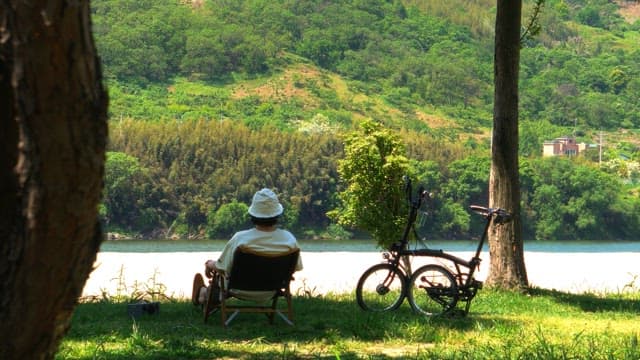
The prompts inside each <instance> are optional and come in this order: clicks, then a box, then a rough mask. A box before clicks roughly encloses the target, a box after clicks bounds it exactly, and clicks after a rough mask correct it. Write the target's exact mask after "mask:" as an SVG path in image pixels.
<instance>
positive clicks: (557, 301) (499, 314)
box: [57, 289, 640, 359]
mask: <svg viewBox="0 0 640 360" xmlns="http://www.w3.org/2000/svg"><path fill="white" fill-rule="evenodd" d="M294 307H295V315H296V317H295V321H296V325H295V326H293V327H291V326H288V325H286V324H285V323H284V322H283V321H281V320H280V319H278V318H276V320H275V324H274V325H269V323H268V321H267V318H266V317H265V316H264V315H262V314H240V315H239V316H238V317H237V318H236V319H235V320H234V321H233V322H232V323H231V325H230V327H229V328H227V329H224V328H223V327H222V326H221V324H220V315H219V314H217V313H216V314H214V315H212V317H211V318H210V320H209V322H208V323H207V324H205V323H204V322H203V318H202V316H201V312H200V311H199V309H198V308H196V307H194V306H193V305H191V304H190V303H188V302H185V301H175V300H166V301H163V302H161V305H160V313H159V314H157V315H144V316H142V317H140V318H139V319H138V320H135V321H134V320H133V319H132V318H130V317H129V316H128V315H127V304H126V303H125V302H120V303H119V302H113V301H108V302H107V301H105V302H94V303H83V304H80V305H79V306H78V307H77V309H76V312H75V314H74V316H73V319H72V325H71V330H70V331H69V333H68V334H67V336H66V337H65V339H64V340H63V342H62V344H61V346H60V349H59V351H58V354H57V359H132V358H134V359H221V358H222V359H236V358H241V359H264V358H266V359H271V358H277V359H300V358H301V359H396V358H411V359H640V347H639V345H638V338H639V337H640V318H639V317H638V315H640V292H637V291H635V292H633V293H626V294H608V295H604V296H599V295H594V294H581V295H573V294H567V293H561V292H555V291H548V290H532V291H531V293H530V294H519V293H508V292H498V291H492V290H487V289H483V290H481V291H480V292H479V294H478V296H477V297H476V299H475V300H474V302H473V304H472V306H471V311H470V313H469V315H468V316H467V317H458V318H448V317H440V318H425V317H422V316H419V315H416V314H414V313H413V312H412V311H411V309H410V307H409V305H408V304H407V303H406V302H405V304H403V305H402V307H401V308H400V309H398V310H396V311H392V312H389V313H382V314H381V313H368V312H363V311H361V310H360V309H359V308H358V306H357V305H356V302H355V298H354V295H353V294H345V295H326V296H304V297H302V296H301V297H295V298H294Z"/></svg>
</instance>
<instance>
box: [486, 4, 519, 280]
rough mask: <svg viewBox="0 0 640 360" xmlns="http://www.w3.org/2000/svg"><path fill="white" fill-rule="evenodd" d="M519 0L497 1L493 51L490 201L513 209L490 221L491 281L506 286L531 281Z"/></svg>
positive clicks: (506, 208)
mask: <svg viewBox="0 0 640 360" xmlns="http://www.w3.org/2000/svg"><path fill="white" fill-rule="evenodd" d="M521 11H522V1H521V0H498V8H497V15H496V30H495V31H496V33H495V55H494V86H495V89H494V110H493V134H492V142H491V173H490V179H489V206H491V207H501V208H503V209H505V210H507V211H509V212H510V213H511V214H512V216H513V221H511V222H509V223H507V224H504V225H500V226H492V227H491V229H490V233H489V253H490V262H491V263H490V269H489V276H488V278H487V284H488V285H490V286H494V287H499V288H505V289H524V288H526V287H527V286H528V280H527V272H526V268H525V264H524V245H523V241H522V223H521V219H520V179H519V172H518V167H519V164H518V71H519V62H520V26H521Z"/></svg>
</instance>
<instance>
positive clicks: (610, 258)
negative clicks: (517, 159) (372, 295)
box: [83, 252, 640, 298]
mask: <svg viewBox="0 0 640 360" xmlns="http://www.w3.org/2000/svg"><path fill="white" fill-rule="evenodd" d="M454 254H455V255H457V256H460V257H462V258H463V259H468V258H470V256H471V253H470V252H454ZM217 255H218V253H217V252H178V253H115V252H101V253H98V257H97V260H96V262H95V265H94V267H95V270H94V271H93V272H92V273H91V275H90V276H89V279H88V280H87V283H86V285H85V288H84V291H83V296H92V295H100V294H101V293H102V291H106V292H107V293H109V294H112V295H113V294H117V293H118V287H119V285H121V284H119V283H121V282H122V281H121V280H123V281H124V284H125V285H126V286H127V288H126V289H125V290H121V293H122V294H129V293H130V292H131V291H132V290H133V289H134V288H135V285H136V283H137V287H138V288H139V289H145V286H151V285H152V284H153V280H151V279H152V278H153V277H154V276H155V282H156V283H157V284H162V285H164V286H166V291H165V293H166V294H167V295H170V296H173V297H176V298H184V297H190V296H191V295H190V293H191V281H192V279H193V275H194V274H195V273H196V272H202V270H203V268H204V262H205V260H206V259H209V258H216V257H217ZM483 259H484V263H483V264H482V265H481V267H480V272H479V273H478V275H477V278H478V279H480V280H484V279H485V278H486V275H487V270H488V267H489V257H488V254H484V256H483ZM302 260H303V264H304V269H303V270H302V271H300V272H298V273H297V274H296V276H295V278H296V280H295V281H294V282H293V283H292V291H293V292H294V293H297V292H301V291H309V292H311V293H312V294H317V295H319V294H326V293H332V292H333V293H345V292H346V293H348V292H351V291H353V289H354V288H355V286H356V283H357V281H358V278H359V277H360V275H361V274H362V273H363V272H364V270H366V269H367V268H368V267H369V266H371V265H373V264H376V263H378V262H381V260H382V258H381V254H380V253H379V252H303V253H302ZM639 260H640V253H637V252H615V253H546V252H525V263H526V266H527V274H528V277H529V282H530V284H531V285H532V286H538V287H541V288H547V289H556V290H561V291H567V292H572V293H583V292H596V293H602V292H608V293H610V292H613V293H617V292H621V291H625V290H628V287H627V288H625V285H627V284H630V283H633V282H634V280H635V278H636V277H638V280H637V281H636V282H635V284H634V287H635V289H636V290H637V289H639V288H640V261H639ZM422 263H425V261H424V260H422V261H421V260H416V261H415V262H414V268H415V266H417V265H420V264H422ZM121 272H122V276H120V273H121Z"/></svg>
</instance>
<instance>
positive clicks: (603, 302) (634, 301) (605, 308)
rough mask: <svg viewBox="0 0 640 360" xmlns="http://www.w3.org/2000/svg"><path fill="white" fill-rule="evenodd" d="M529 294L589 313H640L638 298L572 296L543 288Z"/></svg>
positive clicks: (592, 295)
mask: <svg viewBox="0 0 640 360" xmlns="http://www.w3.org/2000/svg"><path fill="white" fill-rule="evenodd" d="M529 293H530V294H531V295H532V296H545V297H549V298H552V299H554V300H555V301H557V302H559V303H564V304H568V305H573V306H577V307H579V308H580V309H581V310H583V311H588V312H619V313H640V301H638V298H637V296H635V298H631V296H625V295H617V296H616V295H607V296H606V297H603V296H601V295H598V294H592V293H583V294H572V293H567V292H562V291H558V290H549V289H541V288H532V289H530V290H529Z"/></svg>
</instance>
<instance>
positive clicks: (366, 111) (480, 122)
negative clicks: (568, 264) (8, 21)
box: [92, 0, 640, 239]
mask: <svg viewBox="0 0 640 360" xmlns="http://www.w3.org/2000/svg"><path fill="white" fill-rule="evenodd" d="M532 4H533V3H532V2H528V1H525V3H524V10H525V13H524V16H525V17H526V16H528V11H530V7H531V5H532ZM494 5H495V4H494V2H493V1H489V0H482V1H476V2H468V1H465V0H449V1H413V0H404V1H400V0H392V1H382V0H363V1H341V0H331V1H318V0H303V1H292V0H273V1H266V0H239V1H222V0H206V1H169V2H158V1H149V0H136V1H133V0H96V1H93V2H92V11H93V21H94V28H95V36H96V41H97V45H98V48H99V51H100V55H101V57H102V59H103V65H104V70H105V75H106V77H107V78H108V84H109V93H110V108H109V111H110V117H111V123H110V126H111V131H110V138H111V143H110V151H111V152H110V153H109V154H108V162H107V177H106V179H105V180H106V184H105V186H106V187H105V199H104V203H103V206H102V209H101V211H102V215H103V219H104V221H105V223H106V224H107V226H108V228H109V229H111V230H119V231H130V232H142V233H144V234H151V235H152V236H181V237H184V236H208V237H213V236H220V237H225V236H227V232H228V231H229V229H231V228H233V227H237V226H239V224H241V223H242V221H244V220H245V219H241V218H239V217H238V216H237V214H238V213H241V212H242V207H243V206H244V205H245V204H247V203H248V202H249V201H250V196H251V194H253V192H254V191H255V190H256V188H258V187H262V186H269V187H274V188H275V189H276V191H277V192H278V193H279V194H281V195H282V198H283V200H284V201H285V205H286V207H287V209H288V210H287V212H286V213H285V217H286V218H285V220H286V223H287V226H289V227H291V228H293V229H294V230H296V231H297V232H298V233H300V234H301V236H306V235H309V236H310V235H314V234H319V233H321V232H322V231H325V230H326V229H329V231H327V233H330V236H344V235H345V232H344V229H341V228H340V227H338V226H335V225H334V224H332V222H331V221H330V220H329V219H328V218H327V216H326V213H327V211H329V210H331V209H334V208H336V206H337V205H338V203H337V202H338V201H339V199H338V198H337V196H336V194H337V193H338V191H337V190H339V189H340V187H341V186H343V185H344V184H342V183H340V182H339V177H338V172H337V162H338V160H339V159H341V158H343V156H344V154H343V151H344V150H343V141H342V139H343V136H344V135H345V132H347V133H348V132H349V131H350V130H351V129H352V128H353V126H354V124H357V123H359V122H360V119H362V118H373V119H376V120H377V121H379V122H381V123H382V124H384V125H385V126H386V127H387V128H389V129H392V130H393V131H394V132H397V134H398V135H399V136H400V138H401V139H402V142H403V143H404V144H405V145H406V152H407V154H406V155H407V158H409V159H410V163H411V167H412V169H414V171H415V174H416V176H417V179H416V181H418V182H422V183H424V184H425V185H426V186H427V187H428V188H429V189H432V191H433V192H434V193H435V194H436V198H435V200H434V201H433V202H432V203H431V204H430V206H431V208H430V210H429V212H428V213H427V215H426V216H427V218H428V219H427V221H426V222H425V223H424V224H423V228H422V232H423V233H429V234H431V235H430V236H432V237H434V238H449V237H466V236H469V235H470V234H475V233H477V232H478V231H479V230H478V229H477V226H478V225H479V224H477V223H476V222H475V221H476V219H474V218H473V217H470V216H469V213H468V211H467V206H468V205H469V204H486V203H487V195H486V194H487V189H488V184H487V181H488V171H489V159H488V157H487V156H488V148H489V140H488V139H487V136H486V133H487V131H486V129H487V128H488V127H490V125H491V109H492V106H493V104H492V101H493V100H492V91H493V85H492V79H493V72H492V62H493V55H492V54H493V16H495V14H493V13H492V11H494V10H492V9H493V6H494ZM540 24H541V28H542V31H541V32H540V34H539V35H538V36H536V37H534V38H527V39H526V41H525V42H524V43H523V47H522V50H521V75H520V79H521V82H520V84H521V85H520V104H521V106H520V114H521V120H522V121H521V122H520V123H521V126H520V140H521V141H520V154H521V156H523V158H524V160H526V161H522V162H521V163H524V165H523V166H522V169H521V179H522V183H523V184H522V196H523V199H522V206H523V224H524V226H525V229H524V231H525V237H526V238H539V239H565V238H569V239H578V238H580V239H582V238H602V237H604V238H612V239H613V238H616V239H617V238H620V239H621V238H632V237H633V236H634V235H633V233H634V231H635V233H637V229H638V226H640V225H639V221H638V219H637V216H635V215H633V214H634V213H637V211H636V210H637V209H638V196H637V192H635V193H634V192H633V189H631V188H632V187H633V186H637V180H638V178H640V176H639V175H638V174H639V173H640V170H638V169H639V168H640V167H639V166H636V165H637V163H636V162H629V161H627V160H620V159H616V157H617V155H624V156H625V158H630V160H634V161H636V160H638V151H637V149H636V147H635V146H634V145H633V144H630V143H626V144H623V145H624V146H623V147H621V148H620V149H617V150H616V151H612V150H613V149H612V148H611V147H609V148H608V149H607V150H606V152H605V154H604V159H603V164H602V169H603V170H602V171H601V170H600V169H598V167H597V166H596V165H595V163H592V162H589V161H587V160H589V159H591V160H598V156H597V154H596V156H595V157H594V154H593V153H590V154H587V156H586V157H584V158H580V160H579V161H577V162H566V161H564V160H553V159H539V158H538V157H539V156H540V154H541V144H542V142H543V141H544V140H549V139H552V138H554V137H557V136H563V135H567V132H568V131H573V133H574V134H575V135H576V136H578V137H579V140H580V141H585V142H588V143H591V142H594V141H593V139H591V138H590V137H589V133H590V131H589V130H601V129H605V130H606V129H617V128H637V127H640V115H639V114H640V108H639V106H640V104H639V103H638V102H637V94H638V93H640V81H639V80H638V79H640V77H639V75H640V51H638V50H637V48H636V46H635V45H636V44H637V43H638V41H639V40H640V34H639V32H638V30H640V23H638V22H636V23H635V24H629V23H626V22H624V21H623V20H622V18H621V17H620V16H619V15H618V13H617V5H615V4H614V3H611V2H609V1H606V0H547V1H545V6H544V8H543V12H542V15H541V18H540ZM432 117H433V118H437V119H438V121H439V122H438V123H436V124H434V123H433V122H432V121H431V118H432ZM569 128H570V129H571V130H567V129H569ZM634 164H635V165H634ZM634 169H635V170H634ZM575 174H579V175H575ZM607 174H616V175H621V176H618V177H617V178H616V177H610V176H609V175H607ZM620 180H622V182H620ZM600 182H606V183H607V186H604V187H603V188H602V189H599V188H598V187H597V184H599V183H600ZM600 194H606V195H603V196H601V195H600ZM543 205H544V206H543ZM567 222H571V223H572V225H571V226H559V224H565V223H567ZM603 224H604V225H603ZM605 227H606V229H605ZM305 233H306V235H303V234H305Z"/></svg>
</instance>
